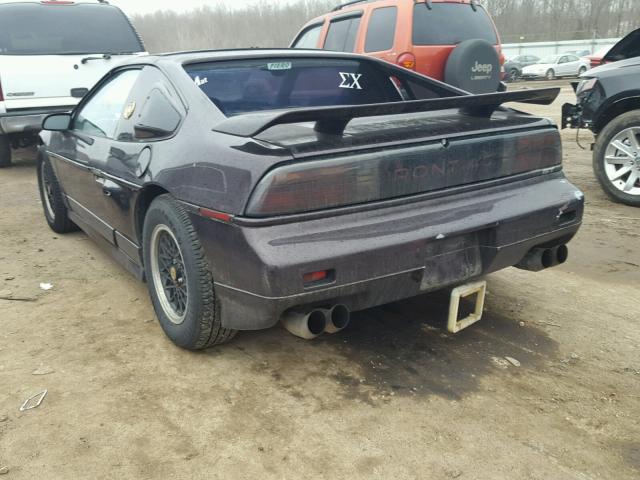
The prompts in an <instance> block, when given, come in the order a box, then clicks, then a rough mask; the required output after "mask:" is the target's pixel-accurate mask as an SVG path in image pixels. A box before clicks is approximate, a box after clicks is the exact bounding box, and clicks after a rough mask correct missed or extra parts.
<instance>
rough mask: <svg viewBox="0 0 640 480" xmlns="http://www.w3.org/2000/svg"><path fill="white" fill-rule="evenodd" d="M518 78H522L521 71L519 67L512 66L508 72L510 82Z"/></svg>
mask: <svg viewBox="0 0 640 480" xmlns="http://www.w3.org/2000/svg"><path fill="white" fill-rule="evenodd" d="M518 78H520V72H518V69H517V68H512V69H511V70H509V72H508V73H507V80H509V81H510V82H515V81H516V80H518Z"/></svg>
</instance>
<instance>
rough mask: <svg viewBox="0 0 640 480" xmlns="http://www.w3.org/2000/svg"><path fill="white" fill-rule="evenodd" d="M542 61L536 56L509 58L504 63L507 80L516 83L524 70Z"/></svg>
mask: <svg viewBox="0 0 640 480" xmlns="http://www.w3.org/2000/svg"><path fill="white" fill-rule="evenodd" d="M539 61H540V57H536V56H535V55H518V56H517V57H513V58H509V59H507V61H506V62H505V63H504V71H505V78H506V80H507V81H509V82H514V81H516V80H518V79H519V78H520V76H521V75H522V69H523V68H524V67H528V66H529V65H535V64H536V63H538V62H539Z"/></svg>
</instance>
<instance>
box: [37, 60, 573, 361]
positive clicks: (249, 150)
mask: <svg viewBox="0 0 640 480" xmlns="http://www.w3.org/2000/svg"><path fill="white" fill-rule="evenodd" d="M558 93H559V89H557V88H554V89H546V90H524V91H520V92H517V91H515V92H505V93H492V94H486V95H471V94H468V93H467V92H463V91H461V90H459V89H457V88H454V87H451V86H448V85H446V84H443V83H441V82H438V81H435V80H431V79H429V78H427V77H425V76H423V75H419V74H416V73H414V72H412V71H410V70H407V69H404V68H400V67H398V66H396V65H392V64H390V63H387V62H384V61H381V60H378V59H375V58H371V57H364V56H360V55H353V54H345V53H335V52H323V51H318V50H297V51H296V50H289V49H287V50H258V49H251V50H245V51H242V50H233V51H221V52H192V53H181V54H172V55H163V56H149V57H143V58H141V59H140V60H136V61H131V62H130V63H129V64H128V65H123V66H121V67H119V68H116V69H114V70H112V71H111V72H110V73H109V74H108V75H107V76H106V77H105V78H103V79H102V80H101V81H100V83H99V84H98V85H97V86H96V87H95V88H94V89H93V90H92V91H91V92H90V93H89V94H88V95H87V96H86V97H85V98H84V99H83V100H82V102H81V103H80V104H79V105H78V106H77V107H76V108H75V109H74V111H73V112H72V113H70V114H69V113H63V114H55V115H51V116H49V117H47V118H46V119H45V121H44V123H43V128H44V130H45V131H44V132H42V134H41V135H42V140H43V146H42V148H41V149H40V151H39V158H38V177H39V178H38V184H39V187H40V195H41V198H42V205H43V211H44V218H45V219H46V221H47V222H48V224H49V225H50V227H51V228H52V229H53V230H54V231H56V232H59V233H64V232H68V231H71V230H73V229H74V228H75V227H76V226H78V227H80V228H82V229H83V230H84V231H85V232H87V233H88V234H89V235H91V236H92V237H93V238H94V239H96V240H97V241H98V242H99V243H100V244H102V245H103V246H105V247H106V248H107V250H108V251H109V252H111V253H112V254H113V255H114V257H115V258H117V259H118V260H119V261H120V262H121V263H122V264H123V265H124V266H125V267H126V268H128V269H129V271H131V272H133V273H134V274H136V275H137V276H138V278H141V279H142V278H143V277H146V280H147V283H148V289H149V294H150V296H151V299H152V303H153V306H154V308H155V311H156V314H157V316H158V318H159V320H160V324H161V326H162V328H163V329H164V331H165V332H166V334H167V335H168V336H169V337H170V338H171V340H173V342H175V343H176V344H177V345H179V346H181V347H183V348H188V349H202V348H206V347H209V346H212V345H216V344H220V343H223V342H226V341H228V340H230V339H231V338H232V337H233V335H234V333H235V332H236V331H237V330H259V329H265V328H270V327H272V326H274V325H276V324H277V323H278V321H280V320H282V321H283V323H284V324H285V326H286V327H287V328H288V329H289V330H290V331H291V332H292V333H295V334H296V335H299V336H302V337H304V338H313V337H315V336H318V335H320V334H321V333H323V332H325V331H326V332H328V333H335V332H336V331H337V330H339V329H341V328H344V326H346V324H347V323H348V321H349V314H350V312H351V311H358V310H363V309H366V308H369V307H373V306H376V305H382V304H385V303H389V302H394V301H397V300H400V299H404V298H409V297H413V296H416V295H421V294H423V293H425V292H429V291H434V290H438V289H441V288H443V287H448V286H458V285H465V286H466V288H465V290H466V291H467V293H472V292H478V295H480V292H483V291H484V290H483V288H484V286H483V284H482V283H481V282H479V280H481V279H482V277H483V276H484V275H486V274H488V273H491V272H494V271H497V270H501V269H504V268H506V267H510V266H513V265H516V266H518V267H519V268H522V269H525V270H533V271H539V270H543V269H545V268H549V267H552V266H555V265H558V264H560V263H562V262H564V261H565V260H566V259H567V247H566V244H567V242H569V241H570V240H571V238H572V237H573V236H574V235H575V233H576V232H577V231H578V229H579V228H580V224H581V221H582V215H583V207H584V205H583V204H584V200H583V196H582V193H581V192H580V191H579V190H578V189H577V188H576V187H574V186H573V185H571V184H570V183H569V182H568V181H567V179H566V177H565V176H564V174H563V172H562V146H561V141H560V135H559V133H558V129H557V127H556V126H555V125H554V124H553V123H552V122H551V121H549V120H546V119H542V118H536V117H533V116H530V115H528V114H525V113H523V112H518V111H515V110H510V109H508V108H501V104H503V103H507V102H514V101H516V102H518V101H519V102H523V101H524V102H531V103H538V104H545V105H549V104H551V103H552V102H553V101H554V100H555V98H556V97H557V95H558ZM469 282H472V283H471V284H469ZM478 282H479V283H478ZM471 289H473V290H471ZM482 296H483V294H482ZM459 298H460V296H458V297H456V298H454V296H453V295H452V300H451V301H452V306H453V305H455V306H456V308H457V303H455V302H456V301H459ZM478 298H480V297H478ZM541 301H544V299H543V298H541ZM452 312H454V314H452V315H451V318H452V320H453V321H454V323H453V324H452V323H450V331H452V332H454V333H455V332H456V331H458V330H459V329H460V328H462V326H463V325H459V324H458V322H457V321H456V319H457V318H458V317H457V315H455V313H456V312H457V310H455V311H454V310H453V309H452ZM475 319H476V320H477V319H479V317H476V318H475ZM469 320H470V321H471V320H473V318H471V319H469ZM464 325H469V323H465V324H464Z"/></svg>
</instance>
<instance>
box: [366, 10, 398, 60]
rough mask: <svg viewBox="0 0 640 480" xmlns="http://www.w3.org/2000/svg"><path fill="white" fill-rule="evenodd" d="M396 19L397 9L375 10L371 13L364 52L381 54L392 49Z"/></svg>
mask: <svg viewBox="0 0 640 480" xmlns="http://www.w3.org/2000/svg"><path fill="white" fill-rule="evenodd" d="M397 18H398V8H397V7H386V8H376V9H375V10H374V11H373V13H372V14H371V19H370V20H369V27H368V28H367V38H366V40H365V46H364V51H365V52H383V51H385V50H391V49H392V48H393V40H394V39H395V36H396V21H397Z"/></svg>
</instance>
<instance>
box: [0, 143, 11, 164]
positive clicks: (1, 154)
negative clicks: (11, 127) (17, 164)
mask: <svg viewBox="0 0 640 480" xmlns="http://www.w3.org/2000/svg"><path fill="white" fill-rule="evenodd" d="M9 166H11V142H9V137H7V136H6V135H0V168H4V167H9Z"/></svg>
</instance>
